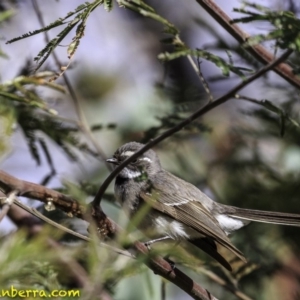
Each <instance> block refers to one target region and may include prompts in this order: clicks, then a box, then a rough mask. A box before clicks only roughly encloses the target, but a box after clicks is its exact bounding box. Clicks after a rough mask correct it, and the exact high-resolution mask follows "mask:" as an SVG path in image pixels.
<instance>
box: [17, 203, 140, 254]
mask: <svg viewBox="0 0 300 300" xmlns="http://www.w3.org/2000/svg"><path fill="white" fill-rule="evenodd" d="M14 204H16V205H17V206H19V207H21V208H22V209H24V210H26V211H27V212H29V213H30V214H32V215H33V216H35V217H37V218H39V219H41V220H42V221H44V222H46V223H48V224H50V225H51V226H54V227H56V228H58V229H60V230H62V231H64V232H67V233H69V234H71V235H73V236H76V237H78V238H80V239H81V240H83V241H86V242H91V241H92V239H91V238H89V237H87V236H85V235H83V234H80V233H78V232H76V231H74V230H72V229H69V228H67V227H65V226H63V225H60V224H58V223H57V222H55V221H53V220H51V219H49V218H47V217H46V216H44V215H43V214H41V213H40V212H39V211H38V210H37V209H35V208H34V207H29V206H27V205H26V204H24V203H22V202H21V201H20V200H18V198H17V197H15V198H14ZM100 246H102V247H105V248H107V249H110V250H112V251H114V252H116V253H118V254H122V255H124V256H127V257H130V258H135V256H134V255H133V254H131V253H130V252H128V251H125V250H121V249H118V248H116V247H113V246H110V245H108V244H106V243H102V242H100Z"/></svg>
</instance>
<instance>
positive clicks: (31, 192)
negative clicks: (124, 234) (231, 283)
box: [0, 171, 217, 300]
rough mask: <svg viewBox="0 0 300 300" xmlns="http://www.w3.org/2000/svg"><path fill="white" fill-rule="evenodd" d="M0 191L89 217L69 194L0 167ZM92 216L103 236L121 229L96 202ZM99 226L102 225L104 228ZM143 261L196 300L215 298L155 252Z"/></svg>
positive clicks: (137, 245)
mask: <svg viewBox="0 0 300 300" xmlns="http://www.w3.org/2000/svg"><path fill="white" fill-rule="evenodd" d="M0 191H2V192H3V193H4V194H6V195H7V194H9V193H10V192H12V191H15V192H16V194H17V195H20V196H25V197H28V198H33V199H37V200H40V201H42V202H43V203H45V204H48V202H49V201H50V202H52V204H53V205H54V206H56V207H57V208H59V209H61V210H63V211H65V212H67V213H69V214H70V213H71V214H72V215H74V216H76V217H78V218H82V219H85V220H89V215H88V212H87V211H86V209H85V208H84V207H83V206H82V205H80V204H79V203H78V202H77V201H76V200H75V199H73V198H71V197H70V196H67V195H64V194H62V193H59V192H57V191H54V190H51V189H49V188H46V187H44V186H41V185H38V184H35V183H32V182H28V181H23V180H20V179H17V178H15V177H13V176H11V175H9V174H7V173H5V172H4V171H0ZM92 217H93V218H94V219H95V221H96V226H98V227H99V229H100V230H99V231H100V232H101V233H103V232H104V233H105V236H108V237H110V236H114V235H116V234H118V232H120V231H121V230H122V229H120V228H119V227H118V226H117V225H116V224H115V223H113V221H111V220H110V219H109V218H108V217H107V216H106V215H105V214H104V212H103V211H102V209H101V207H100V206H97V207H94V208H93V209H92ZM101 226H104V228H102V227H101ZM132 248H133V249H134V250H135V251H137V252H138V254H140V255H147V254H148V248H147V247H146V246H145V245H144V244H143V243H141V242H135V243H134V245H133V246H132ZM145 264H146V265H147V266H148V267H149V268H150V269H151V270H152V271H153V272H154V273H155V274H158V275H160V276H162V277H164V278H165V279H167V280H168V281H169V282H172V283H173V284H175V285H176V286H178V287H179V288H181V289H182V290H183V291H185V292H186V293H187V294H189V295H190V296H191V297H192V298H194V299H198V300H217V298H215V297H214V296H213V295H211V294H210V292H208V291H207V290H206V289H204V288H203V287H201V286H200V285H199V284H198V283H196V282H194V281H193V280H192V279H191V278H190V277H188V276H187V275H186V274H185V273H183V272H182V271H180V270H179V269H177V268H176V267H175V268H173V267H172V266H171V265H170V263H169V262H167V261H166V260H165V259H163V258H162V257H159V256H157V257H155V258H151V259H149V260H147V261H146V262H145Z"/></svg>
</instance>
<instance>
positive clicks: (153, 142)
mask: <svg viewBox="0 0 300 300" xmlns="http://www.w3.org/2000/svg"><path fill="white" fill-rule="evenodd" d="M292 52H293V51H292V50H287V51H286V52H285V53H284V54H282V55H281V56H280V57H279V58H277V59H276V60H274V61H273V62H271V63H269V64H268V65H266V66H265V67H263V68H262V69H260V70H259V71H258V72H256V73H255V74H253V75H252V76H251V77H249V78H247V79H245V80H244V81H242V82H241V83H240V84H238V85H237V86H235V87H234V88H233V89H231V90H230V91H229V92H227V93H226V94H225V95H223V96H221V97H220V98H218V99H216V100H215V101H213V102H209V103H208V104H206V105H205V106H203V107H202V108H200V109H198V110H197V111H196V112H195V113H193V114H192V115H190V116H189V117H187V118H186V119H184V120H183V121H182V122H180V123H178V124H177V125H175V126H174V127H172V128H170V129H168V130H166V131H165V132H164V133H162V134H161V135H159V136H158V137H157V138H155V139H152V140H150V142H148V143H147V144H146V145H145V146H144V147H143V148H141V149H140V150H139V151H137V152H136V153H134V154H133V155H132V156H130V157H129V158H127V159H126V160H125V161H123V162H122V163H121V164H120V165H118V166H117V167H116V168H115V169H114V170H113V171H112V172H111V173H110V174H109V175H108V177H107V178H106V180H105V181H104V182H103V184H102V185H101V186H100V188H99V190H98V192H97V194H96V196H95V199H94V201H93V206H94V207H96V206H97V205H99V204H100V202H101V199H102V197H103V195H104V193H105V191H106V189H107V188H108V186H109V184H110V183H111V182H112V181H113V179H114V178H115V177H116V176H117V174H118V173H119V172H120V171H121V170H122V169H123V168H124V167H126V166H127V165H128V164H129V163H130V162H132V161H134V160H135V159H136V158H137V157H139V156H140V155H142V154H143V153H145V152H146V151H147V150H149V149H150V148H152V147H153V146H155V145H156V144H158V143H159V142H161V141H163V140H165V139H166V138H168V137H170V136H171V135H173V134H174V133H176V132H178V131H180V130H181V129H183V128H184V127H185V126H187V125H188V124H190V123H191V122H193V121H194V120H196V119H197V118H199V117H201V116H202V115H204V114H205V113H207V112H209V111H211V110H212V109H214V108H215V107H217V106H219V105H221V104H223V103H225V102H227V101H228V100H230V99H231V98H232V97H234V96H235V94H236V93H237V92H238V91H239V90H241V89H242V88H244V87H245V86H246V85H248V84H249V83H251V82H252V81H254V80H255V79H257V78H259V77H260V76H262V75H263V74H265V73H266V72H267V71H269V70H271V69H273V68H274V67H275V66H277V65H279V64H280V63H281V62H283V61H284V60H285V59H287V58H288V57H289V56H290V55H291V54H292Z"/></svg>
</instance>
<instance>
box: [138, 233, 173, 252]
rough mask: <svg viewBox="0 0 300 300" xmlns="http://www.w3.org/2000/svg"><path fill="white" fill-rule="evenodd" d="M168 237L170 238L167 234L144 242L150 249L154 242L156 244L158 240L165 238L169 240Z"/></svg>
mask: <svg viewBox="0 0 300 300" xmlns="http://www.w3.org/2000/svg"><path fill="white" fill-rule="evenodd" d="M168 239H170V237H169V236H168V235H167V236H163V237H160V238H158V239H154V240H150V241H148V242H146V243H144V245H145V246H146V247H147V248H148V250H149V251H150V249H151V247H150V246H151V245H152V244H154V243H156V242H161V241H165V240H168Z"/></svg>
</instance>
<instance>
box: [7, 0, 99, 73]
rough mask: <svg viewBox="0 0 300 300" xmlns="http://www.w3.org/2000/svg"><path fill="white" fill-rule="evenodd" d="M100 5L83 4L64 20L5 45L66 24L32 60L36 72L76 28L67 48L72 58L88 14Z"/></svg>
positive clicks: (96, 2)
mask: <svg viewBox="0 0 300 300" xmlns="http://www.w3.org/2000/svg"><path fill="white" fill-rule="evenodd" d="M102 3H103V0H96V1H94V2H92V3H89V2H85V4H81V5H79V6H78V7H77V8H75V9H74V11H72V12H69V13H68V14H67V15H66V16H65V17H64V18H59V19H58V20H56V21H54V22H52V23H51V24H49V25H47V26H45V27H44V28H41V29H37V30H34V31H32V32H28V33H25V34H23V35H21V36H19V37H16V38H13V39H11V40H9V41H7V42H6V43H7V44H10V43H13V42H16V41H19V40H21V39H24V38H28V37H31V36H33V35H36V34H40V33H43V32H47V31H49V30H51V29H53V28H56V27H58V26H61V25H65V24H66V27H65V28H64V29H63V30H62V31H61V32H60V33H59V34H58V35H57V36H56V37H55V38H53V39H52V40H51V41H50V42H49V43H47V45H46V46H45V47H44V48H43V49H42V50H41V51H40V52H39V53H38V54H37V56H36V57H35V58H34V60H35V61H36V62H37V63H38V65H37V67H36V70H37V69H39V68H40V67H41V66H42V65H43V64H44V62H45V61H46V60H47V58H48V57H49V56H50V54H51V53H52V52H53V51H54V50H55V48H56V47H57V46H58V45H59V44H60V43H61V42H62V40H64V39H65V37H66V36H67V35H68V34H69V33H70V32H71V31H72V30H73V29H74V28H75V27H76V26H77V27H76V35H75V37H73V39H72V42H71V43H70V45H69V47H68V55H69V58H72V57H73V56H74V54H75V52H76V50H77V48H78V45H79V43H80V39H81V38H82V37H83V35H84V30H85V26H86V22H87V19H88V17H89V15H90V13H91V12H92V11H93V10H95V9H96V8H97V7H98V6H99V5H101V4H102ZM70 17H73V19H72V20H70V21H67V19H69V18H70Z"/></svg>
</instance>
